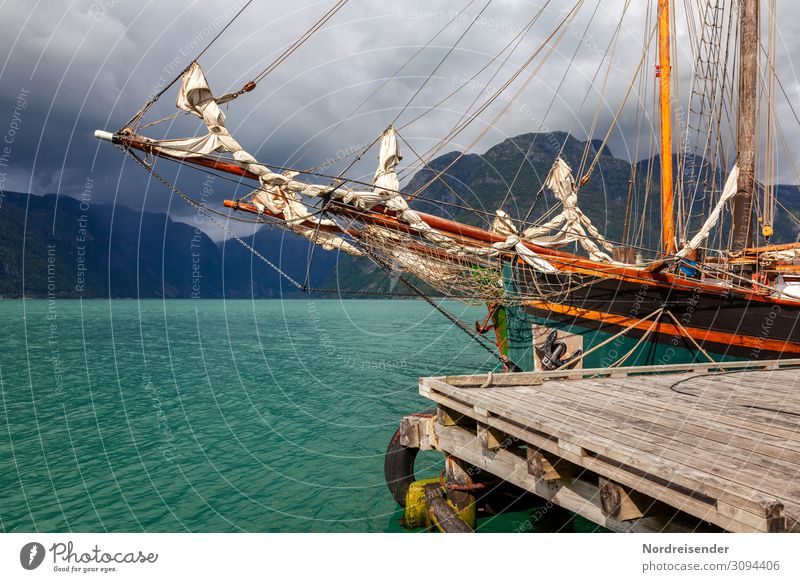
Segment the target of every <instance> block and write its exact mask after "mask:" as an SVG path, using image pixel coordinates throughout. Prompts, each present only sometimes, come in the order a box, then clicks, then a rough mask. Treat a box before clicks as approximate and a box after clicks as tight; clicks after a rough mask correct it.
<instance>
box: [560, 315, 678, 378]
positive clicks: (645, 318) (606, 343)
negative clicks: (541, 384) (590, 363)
mask: <svg viewBox="0 0 800 582" xmlns="http://www.w3.org/2000/svg"><path fill="white" fill-rule="evenodd" d="M663 311H664V308H663V307H659V308H658V309H656V310H655V311H654V312H653V313H651V314H650V315H646V316H645V317H643V318H642V319H640V320H639V321H635V322H633V323H632V324H630V325H629V326H627V327H625V328H623V329H622V331H620V332H619V333H616V334H614V335H612V336H611V337H610V338H608V339H607V340H605V341H603V342H600V343H599V344H597V345H596V346H594V347H593V348H591V349H589V350H587V351H585V352H583V353H582V354H581V355H580V356H578V357H577V358H575V359H573V360H570V361H568V362H565V363H564V364H562V365H560V366H559V367H558V368H556V369H555V370H554V372H557V371H558V370H562V369H564V368H565V367H566V366H571V365H573V364H574V363H576V362H580V361H582V360H583V359H584V358H585V357H586V356H588V355H589V354H592V353H594V352H596V351H597V350H599V349H600V348H602V347H603V346H606V345H608V344H609V343H611V342H612V341H614V340H615V339H617V338H618V337H621V336H623V335H625V334H626V333H628V332H629V331H630V330H631V329H633V328H634V327H635V326H637V325H639V324H640V323H644V322H645V321H647V320H649V319H650V318H651V317H653V316H660V315H661V313H662V312H663ZM656 319H657V318H656Z"/></svg>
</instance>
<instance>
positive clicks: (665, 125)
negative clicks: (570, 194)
mask: <svg viewBox="0 0 800 582" xmlns="http://www.w3.org/2000/svg"><path fill="white" fill-rule="evenodd" d="M669 16H670V13H669V0H659V2H658V74H659V80H660V84H659V85H660V97H661V98H660V106H661V107H660V109H661V232H662V244H661V247H662V249H663V251H664V254H667V255H671V254H674V253H675V213H674V211H673V198H672V196H673V194H672V107H671V99H670V79H671V69H670V59H669V57H670V54H669V51H670V47H669V35H670V32H669Z"/></svg>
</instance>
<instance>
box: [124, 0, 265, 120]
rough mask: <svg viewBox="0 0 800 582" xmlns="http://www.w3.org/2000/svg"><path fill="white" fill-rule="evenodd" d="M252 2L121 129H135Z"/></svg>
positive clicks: (243, 7)
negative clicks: (148, 111) (151, 108)
mask: <svg viewBox="0 0 800 582" xmlns="http://www.w3.org/2000/svg"><path fill="white" fill-rule="evenodd" d="M252 3H253V0H248V1H247V2H246V3H245V5H244V6H242V7H241V8H240V9H239V11H238V12H237V13H236V14H234V15H233V17H232V18H231V19H230V20H229V21H228V24H226V25H225V26H224V27H223V28H222V30H220V31H219V32H218V33H217V35H216V36H215V37H214V38H212V39H211V40H210V41H209V43H208V44H207V45H206V46H205V48H204V49H203V50H201V51H200V52H199V53H198V55H197V56H196V57H195V58H194V59H192V61H191V62H190V63H189V64H188V65H187V66H186V68H185V69H183V70H182V71H181V72H180V73H179V74H178V76H177V77H175V78H174V79H172V81H170V82H169V83H168V84H167V85H166V86H165V87H164V88H162V89H161V91H159V92H158V93H156V94H155V95H154V96H153V97H152V98H151V99H150V100H149V101H148V102H147V103H145V104H144V107H142V108H141V109H140V110H139V111H137V112H136V115H134V116H133V117H131V119H130V120H129V121H128V123H126V124H125V125H124V126H123V129H125V128H130V129H135V128H136V124H138V123H139V120H140V119H141V118H142V116H143V115H144V114H145V113H146V112H147V110H148V109H150V107H152V106H153V104H154V103H155V102H156V101H158V100H159V98H160V97H161V96H162V95H163V94H164V93H166V92H167V90H168V89H169V88H170V87H172V86H173V85H174V84H175V83H176V82H177V81H178V80H179V79H180V78H181V77H183V74H184V73H185V72H186V71H188V70H189V67H190V66H192V63H194V62H195V61H197V59H199V58H200V57H202V56H203V55H204V54H205V52H206V51H207V50H208V49H209V48H211V45H212V44H214V43H215V42H216V41H217V39H218V38H219V37H220V36H222V33H224V32H225V31H226V30H228V28H229V27H230V26H231V25H232V24H233V23H234V21H236V19H237V18H239V16H241V14H242V12H244V11H245V10H246V9H247V7H248V6H250V4H252ZM162 121H163V120H162ZM150 125H152V124H150Z"/></svg>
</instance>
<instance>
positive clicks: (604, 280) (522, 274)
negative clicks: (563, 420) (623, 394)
mask: <svg viewBox="0 0 800 582" xmlns="http://www.w3.org/2000/svg"><path fill="white" fill-rule="evenodd" d="M507 284H510V285H517V286H521V285H524V286H525V287H526V288H530V287H531V286H532V285H536V286H537V287H538V288H539V289H541V291H542V297H543V298H542V300H533V301H526V302H524V303H523V304H522V305H520V306H517V307H509V308H506V310H505V311H506V317H507V320H508V321H507V329H508V331H507V341H508V355H509V357H510V359H511V360H512V361H513V362H514V363H515V364H517V365H518V366H519V367H520V368H522V369H525V370H532V369H534V367H535V366H534V357H533V344H534V326H536V327H537V328H538V329H540V330H542V329H546V330H552V329H555V330H558V334H559V336H560V337H570V336H578V337H580V342H579V343H580V345H581V348H580V349H582V350H583V352H584V353H586V352H589V351H590V350H592V349H593V348H594V347H596V346H599V345H600V344H602V343H603V342H606V341H607V340H609V339H611V338H614V336H616V335H618V334H621V335H619V337H616V338H614V339H613V341H610V342H608V343H607V344H606V345H603V346H601V347H600V348H599V349H596V350H595V351H594V352H591V353H589V354H588V355H587V356H586V357H585V358H584V360H583V362H582V365H583V367H608V366H610V365H612V364H613V363H614V362H615V361H617V360H618V359H619V358H621V357H622V356H624V355H625V354H627V353H628V352H629V351H631V350H633V352H632V353H631V355H630V356H629V357H628V358H627V359H626V360H625V362H624V364H625V365H659V364H677V363H689V362H694V361H698V362H706V361H708V359H709V356H710V357H711V358H713V359H714V360H716V361H724V360H737V359H746V360H772V359H780V358H797V357H798V356H800V325H798V324H800V303H798V302H796V301H791V300H785V299H781V298H777V297H771V296H767V295H763V294H758V293H746V292H743V291H742V290H741V289H721V288H720V287H718V286H713V285H707V284H703V283H702V282H700V281H692V280H683V281H682V285H681V286H680V287H678V286H676V285H674V284H672V283H670V282H664V283H660V282H658V281H656V280H653V279H642V280H632V279H628V278H624V277H609V276H589V277H587V278H585V279H583V280H582V281H581V282H580V284H578V285H576V284H575V281H574V274H572V273H565V272H558V273H554V274H543V273H539V272H535V271H533V270H531V269H529V268H524V267H521V266H517V267H516V268H515V269H514V271H513V273H510V276H509V277H508V280H507ZM548 297H551V298H548ZM661 309H663V312H661V313H660V315H658V316H655V317H651V318H649V319H646V318H647V317H648V316H649V315H652V314H653V313H656V312H658V311H659V310H661ZM573 345H574V344H573ZM703 352H705V354H704V353H703ZM706 354H707V355H706ZM566 355H567V356H569V354H566Z"/></svg>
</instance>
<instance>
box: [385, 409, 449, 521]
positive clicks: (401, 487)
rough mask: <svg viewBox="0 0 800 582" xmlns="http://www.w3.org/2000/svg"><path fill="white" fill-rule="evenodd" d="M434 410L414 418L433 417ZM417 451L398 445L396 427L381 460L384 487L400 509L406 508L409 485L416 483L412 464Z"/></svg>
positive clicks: (398, 429) (416, 449)
mask: <svg viewBox="0 0 800 582" xmlns="http://www.w3.org/2000/svg"><path fill="white" fill-rule="evenodd" d="M434 414H436V411H435V410H426V411H425V412H420V413H418V414H417V415H416V416H428V417H430V416H433V415H434ZM417 453H419V449H418V448H416V447H406V446H404V445H402V444H401V443H400V428H399V427H398V428H397V430H396V431H395V433H394V434H393V435H392V438H391V440H390V441H389V446H388V447H387V448H386V455H385V456H384V458H383V474H384V477H385V478H386V486H387V487H388V488H389V492H390V493H391V494H392V497H394V500H395V501H396V502H397V504H398V505H400V507H405V506H406V494H407V493H408V488H409V487H410V486H411V484H412V483H413V482H414V481H416V478H415V477H414V462H415V461H416V459H417Z"/></svg>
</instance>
